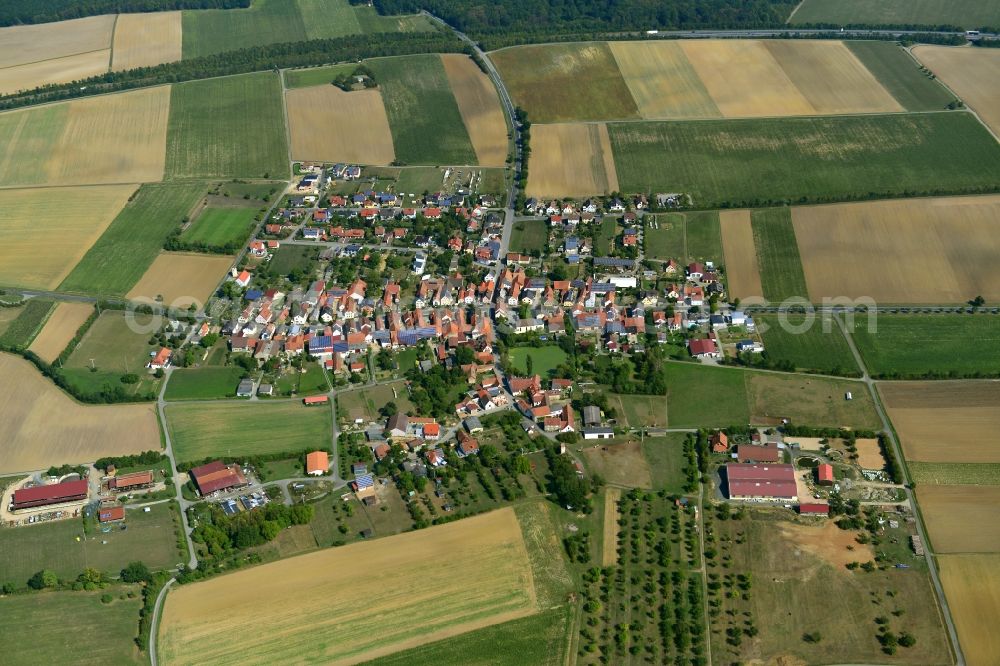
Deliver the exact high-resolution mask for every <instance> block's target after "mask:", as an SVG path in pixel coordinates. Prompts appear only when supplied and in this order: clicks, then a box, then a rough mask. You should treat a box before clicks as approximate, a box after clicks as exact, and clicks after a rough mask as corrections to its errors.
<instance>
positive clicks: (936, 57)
mask: <svg viewBox="0 0 1000 666" xmlns="http://www.w3.org/2000/svg"><path fill="white" fill-rule="evenodd" d="M913 54H914V55H915V56H916V57H917V58H918V59H919V60H920V61H921V62H922V63H924V65H926V66H927V67H928V68H929V69H930V70H931V71H932V72H934V73H935V74H936V75H937V76H938V78H939V79H940V80H941V81H944V83H945V84H946V85H947V86H948V87H949V88H951V89H952V90H954V91H955V94H957V95H958V96H959V97H961V98H962V99H963V100H965V103H966V104H968V105H969V107H970V108H971V109H973V110H974V111H975V112H976V113H977V114H978V115H979V117H980V118H982V119H983V122H985V123H986V124H987V125H988V126H989V127H990V129H992V130H993V133H994V134H1000V52H998V51H997V50H996V49H959V48H954V47H948V46H920V47H917V48H915V49H913Z"/></svg>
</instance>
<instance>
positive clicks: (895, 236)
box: [792, 195, 1000, 303]
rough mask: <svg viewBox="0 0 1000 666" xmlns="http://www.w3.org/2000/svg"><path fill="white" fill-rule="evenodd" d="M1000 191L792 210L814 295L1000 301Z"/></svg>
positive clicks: (911, 300) (903, 300) (896, 300)
mask: <svg viewBox="0 0 1000 666" xmlns="http://www.w3.org/2000/svg"><path fill="white" fill-rule="evenodd" d="M998 222H1000V196H996V195H991V196H982V197H947V198H932V199H908V200H906V199H899V200H892V201H874V202H865V203H846V204H834V205H829V206H805V207H797V208H793V209H792V224H793V226H794V227H795V237H796V239H797V240H798V245H799V254H800V256H801V258H802V268H803V271H804V272H805V277H806V286H807V287H808V290H809V297H810V298H811V299H812V300H813V301H814V302H815V301H818V300H820V299H822V298H823V297H824V296H830V297H838V296H847V297H851V298H858V297H864V296H869V297H871V298H874V299H875V300H876V301H878V302H880V303H954V302H964V301H965V300H966V299H968V298H969V294H982V295H983V297H985V298H986V300H988V301H996V300H1000V262H997V261H996V257H997V256H1000V234H997V233H995V230H996V228H997V224H998Z"/></svg>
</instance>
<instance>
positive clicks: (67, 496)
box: [13, 479, 87, 510]
mask: <svg viewBox="0 0 1000 666" xmlns="http://www.w3.org/2000/svg"><path fill="white" fill-rule="evenodd" d="M85 499H87V480H86V479H80V480H78V481H63V482H62V483H53V484H50V485H47V486H34V487H32V488H21V489H20V490H15V491H14V500H13V504H14V506H13V508H14V510H17V509H30V508H32V507H36V506H48V505H50V504H62V503H64V502H77V501H80V500H85Z"/></svg>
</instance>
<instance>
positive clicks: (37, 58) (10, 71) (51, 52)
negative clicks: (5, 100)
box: [0, 14, 115, 94]
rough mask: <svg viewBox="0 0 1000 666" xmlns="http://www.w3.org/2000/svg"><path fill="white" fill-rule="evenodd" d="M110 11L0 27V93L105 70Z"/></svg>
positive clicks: (111, 22) (112, 22)
mask: <svg viewBox="0 0 1000 666" xmlns="http://www.w3.org/2000/svg"><path fill="white" fill-rule="evenodd" d="M114 25H115V17H114V15H112V14H105V15H103V16H88V17H86V18H81V19H74V20H71V21H60V22H58V23H41V24H38V25H19V26H11V27H7V28H0V94H6V93H10V92H15V91H17V90H27V89H31V88H36V87H38V86H42V85H46V84H49V83H66V82H69V81H75V80H77V79H82V78H86V77H88V76H94V75H96V74H101V73H103V72H106V71H108V65H109V63H110V61H111V50H110V49H111V35H112V31H113V30H114Z"/></svg>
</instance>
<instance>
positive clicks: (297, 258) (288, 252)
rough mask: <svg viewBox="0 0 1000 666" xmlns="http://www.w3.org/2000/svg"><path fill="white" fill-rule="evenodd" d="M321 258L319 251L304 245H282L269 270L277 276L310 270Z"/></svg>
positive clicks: (272, 259) (275, 254) (276, 252)
mask: <svg viewBox="0 0 1000 666" xmlns="http://www.w3.org/2000/svg"><path fill="white" fill-rule="evenodd" d="M318 258H319V250H318V249H316V248H314V247H307V246H304V245H282V246H281V247H279V248H278V249H277V250H275V252H274V256H273V257H271V262H270V263H269V264H268V270H270V271H271V272H272V273H275V274H277V275H288V274H289V273H291V272H292V271H305V270H308V269H309V267H310V266H312V265H313V262H314V261H316V260H317V259H318Z"/></svg>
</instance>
